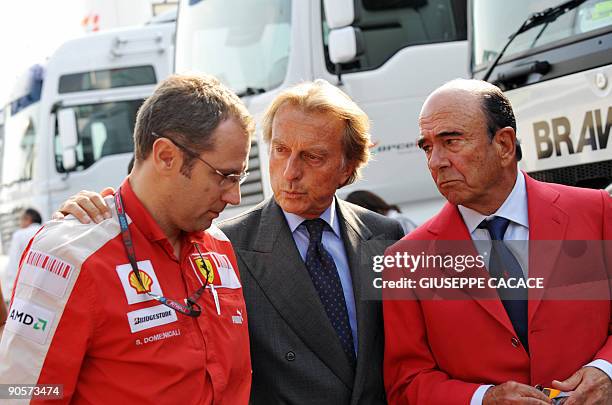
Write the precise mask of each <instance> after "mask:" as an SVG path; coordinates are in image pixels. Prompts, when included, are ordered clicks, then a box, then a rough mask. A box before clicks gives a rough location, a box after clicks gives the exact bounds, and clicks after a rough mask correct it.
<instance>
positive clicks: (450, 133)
mask: <svg viewBox="0 0 612 405" xmlns="http://www.w3.org/2000/svg"><path fill="white" fill-rule="evenodd" d="M461 135H463V133H461V132H459V131H443V132H440V133H437V134H436V135H434V136H435V137H436V138H448V137H454V136H461ZM424 143H425V137H424V136H423V135H421V136H420V137H419V139H418V140H417V146H418V147H419V148H420V149H423V144H424Z"/></svg>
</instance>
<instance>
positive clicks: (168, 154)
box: [151, 138, 183, 175]
mask: <svg viewBox="0 0 612 405" xmlns="http://www.w3.org/2000/svg"><path fill="white" fill-rule="evenodd" d="M151 154H152V156H153V165H154V166H155V170H156V171H157V172H158V173H159V174H160V175H166V174H172V173H173V172H174V171H176V170H177V169H180V167H181V165H182V164H183V156H182V154H181V153H180V151H179V150H178V148H177V147H176V146H175V145H174V144H173V143H172V142H171V141H169V140H168V139H164V138H161V139H157V140H156V141H155V142H154V143H153V148H152V150H151Z"/></svg>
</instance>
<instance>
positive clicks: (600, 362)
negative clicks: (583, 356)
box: [585, 359, 612, 380]
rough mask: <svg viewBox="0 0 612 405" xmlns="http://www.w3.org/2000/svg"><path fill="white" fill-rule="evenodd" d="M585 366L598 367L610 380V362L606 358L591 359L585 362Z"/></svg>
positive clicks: (611, 371)
mask: <svg viewBox="0 0 612 405" xmlns="http://www.w3.org/2000/svg"><path fill="white" fill-rule="evenodd" d="M585 367H595V368H598V369H600V370H601V371H603V372H604V373H606V374H607V375H608V377H610V379H611V380H612V363H610V362H609V361H607V360H604V359H597V360H593V361H592V362H590V363H589V364H587V365H586V366H585Z"/></svg>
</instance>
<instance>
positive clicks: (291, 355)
mask: <svg viewBox="0 0 612 405" xmlns="http://www.w3.org/2000/svg"><path fill="white" fill-rule="evenodd" d="M285 358H286V359H287V361H293V360H295V353H293V352H292V351H288V352H287V353H286V354H285Z"/></svg>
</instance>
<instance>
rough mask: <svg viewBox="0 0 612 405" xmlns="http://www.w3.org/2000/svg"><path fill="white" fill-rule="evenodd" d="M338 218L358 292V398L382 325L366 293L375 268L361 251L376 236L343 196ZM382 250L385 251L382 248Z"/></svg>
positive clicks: (338, 204)
mask: <svg viewBox="0 0 612 405" xmlns="http://www.w3.org/2000/svg"><path fill="white" fill-rule="evenodd" d="M336 207H337V212H338V214H339V215H338V219H339V221H340V231H341V236H342V241H343V243H344V251H345V252H346V256H347V259H348V264H349V268H350V272H351V279H352V282H353V293H354V295H355V309H356V312H357V337H358V347H357V353H358V356H357V368H356V370H355V389H354V391H353V395H352V396H353V398H359V397H360V395H361V390H362V387H363V385H364V383H363V379H364V378H365V376H366V374H367V368H368V367H369V365H368V364H366V362H365V361H364V359H366V358H367V357H368V356H367V351H368V350H371V349H372V347H373V344H374V339H375V338H376V333H377V332H379V329H380V326H381V325H380V322H381V318H380V314H379V313H378V314H377V311H379V309H378V307H377V305H376V302H373V301H367V300H365V299H364V298H363V297H364V291H363V289H364V286H365V283H367V282H368V280H369V276H370V273H371V272H372V269H371V268H369V269H368V263H366V262H365V261H363V260H362V251H363V249H366V248H367V247H366V244H365V242H367V241H368V240H370V239H372V238H373V235H372V233H371V232H370V230H369V229H368V228H367V227H366V226H365V224H364V223H363V222H361V220H360V219H359V218H358V217H357V216H356V215H355V213H354V212H353V211H352V210H351V209H350V208H349V207H348V204H347V203H346V202H344V201H342V200H340V199H336ZM379 254H382V252H379Z"/></svg>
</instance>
